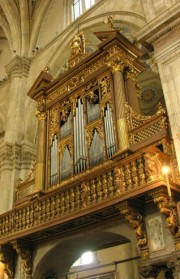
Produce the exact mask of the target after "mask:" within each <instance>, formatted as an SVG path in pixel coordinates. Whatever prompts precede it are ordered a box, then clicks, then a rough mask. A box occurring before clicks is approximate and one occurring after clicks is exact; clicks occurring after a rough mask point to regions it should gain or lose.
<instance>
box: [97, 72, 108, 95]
mask: <svg viewBox="0 0 180 279" xmlns="http://www.w3.org/2000/svg"><path fill="white" fill-rule="evenodd" d="M98 83H99V85H100V88H101V95H102V98H106V96H107V94H109V93H110V78H109V76H106V77H103V78H101V79H100V80H99V81H98Z"/></svg>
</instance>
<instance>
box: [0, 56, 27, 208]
mask: <svg viewBox="0 0 180 279" xmlns="http://www.w3.org/2000/svg"><path fill="white" fill-rule="evenodd" d="M29 66H30V60H29V59H26V58H22V57H19V56H16V57H15V58H14V59H13V60H12V61H11V62H10V63H9V64H8V65H7V66H6V70H7V73H8V75H9V83H10V85H9V101H8V111H7V117H6V127H5V136H4V142H3V143H2V144H1V147H0V192H1V197H2V202H1V204H0V213H3V212H5V211H7V210H9V209H11V208H12V205H13V201H14V192H15V183H16V180H17V178H18V177H19V171H20V168H21V166H20V160H21V158H20V156H21V144H22V140H23V134H24V118H25V94H26V84H27V82H26V80H27V76H28V72H29Z"/></svg>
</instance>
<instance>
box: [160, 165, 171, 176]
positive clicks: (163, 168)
mask: <svg viewBox="0 0 180 279" xmlns="http://www.w3.org/2000/svg"><path fill="white" fill-rule="evenodd" d="M162 172H163V173H164V174H168V173H169V172H170V169H169V167H168V166H164V167H162Z"/></svg>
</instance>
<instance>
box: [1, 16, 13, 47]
mask: <svg viewBox="0 0 180 279" xmlns="http://www.w3.org/2000/svg"><path fill="white" fill-rule="evenodd" d="M0 26H1V27H2V29H3V31H4V33H5V35H6V38H7V40H8V43H9V47H10V49H11V50H12V48H13V42H12V38H11V31H10V29H9V25H8V23H7V21H6V20H5V19H4V17H3V16H2V15H0Z"/></svg>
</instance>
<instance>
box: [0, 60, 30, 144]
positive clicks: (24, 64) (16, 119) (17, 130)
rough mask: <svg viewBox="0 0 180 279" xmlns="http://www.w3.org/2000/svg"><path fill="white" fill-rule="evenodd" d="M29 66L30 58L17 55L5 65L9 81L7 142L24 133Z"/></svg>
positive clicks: (16, 138) (20, 137)
mask: <svg viewBox="0 0 180 279" xmlns="http://www.w3.org/2000/svg"><path fill="white" fill-rule="evenodd" d="M29 67H30V60H29V59H27V58H22V57H19V56H16V57H15V58H14V59H13V60H12V61H11V62H10V63H9V64H8V65H7V66H6V69H7V73H8V75H9V76H10V82H11V84H10V90H9V92H10V96H9V108H8V112H7V121H6V130H5V141H7V142H14V141H18V140H22V134H24V116H25V115H24V111H25V95H26V93H27V92H26V84H27V82H26V80H27V76H28V72H29ZM19 134H21V136H19Z"/></svg>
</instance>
